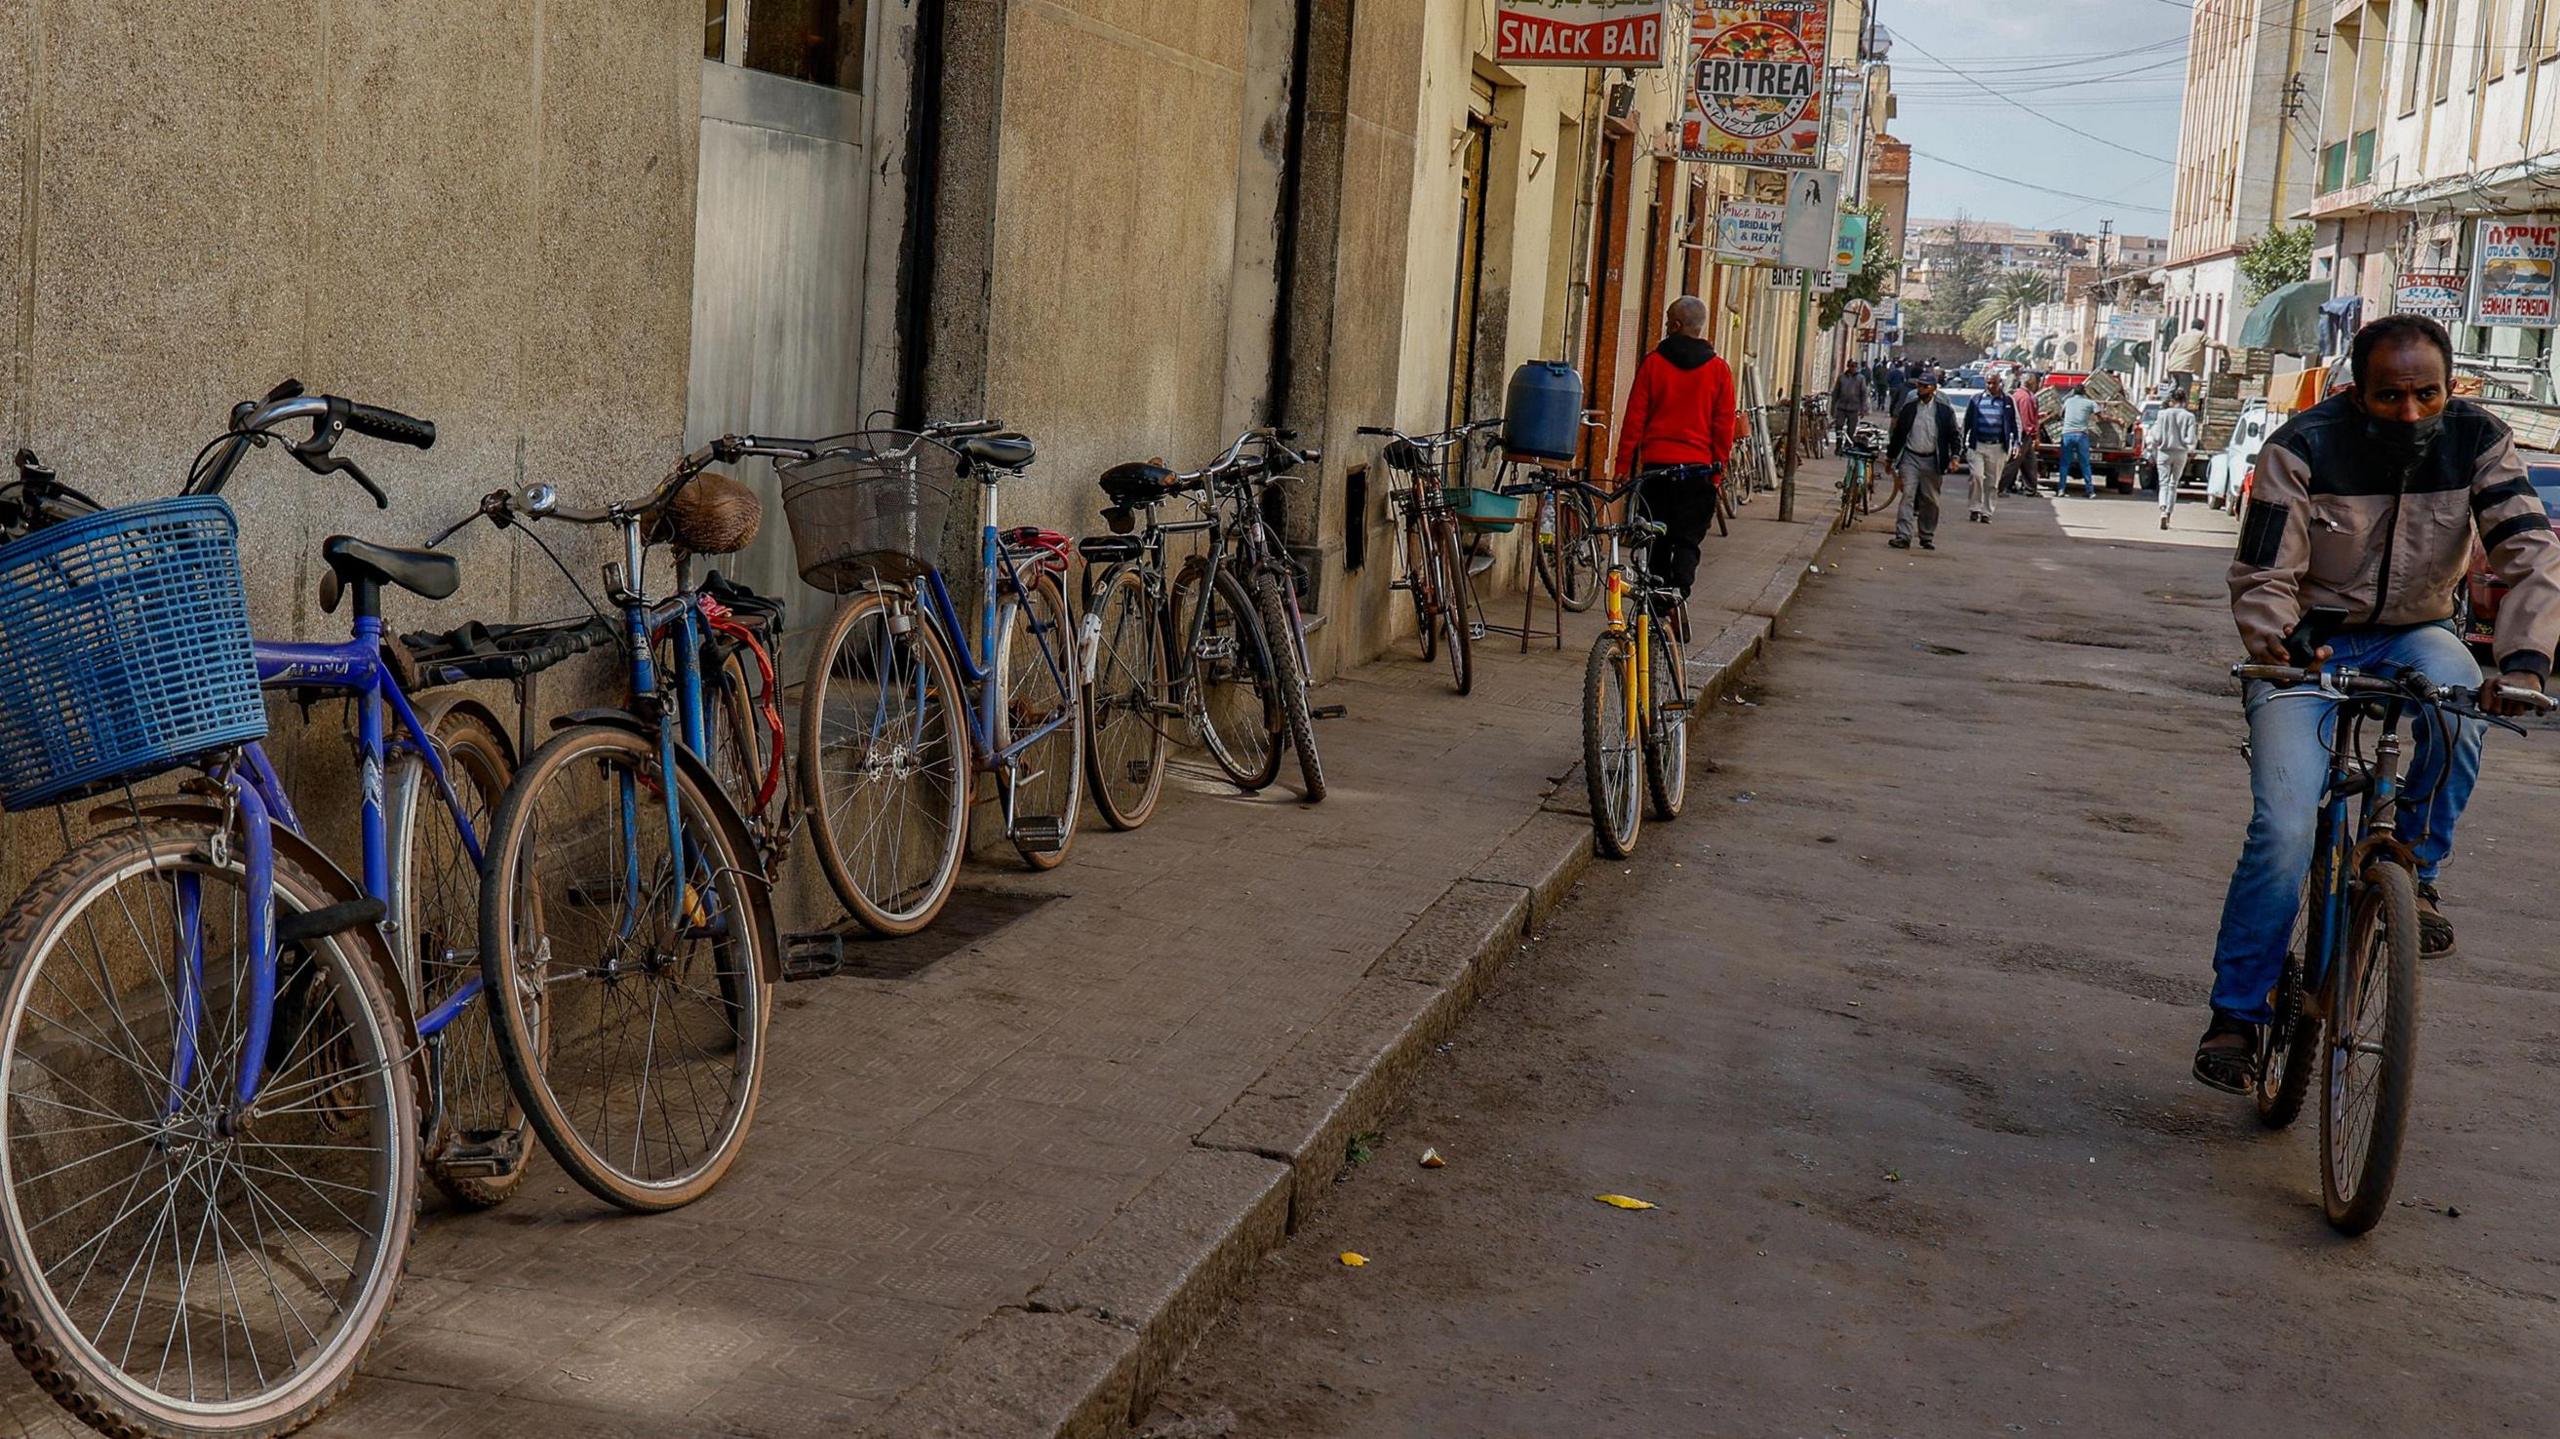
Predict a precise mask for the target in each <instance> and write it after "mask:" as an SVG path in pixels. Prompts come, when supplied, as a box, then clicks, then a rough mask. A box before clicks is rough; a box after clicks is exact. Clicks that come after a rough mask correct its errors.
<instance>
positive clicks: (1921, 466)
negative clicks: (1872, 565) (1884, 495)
mask: <svg viewBox="0 0 2560 1439" xmlns="http://www.w3.org/2000/svg"><path fill="white" fill-rule="evenodd" d="M1963 433H1964V432H1963V431H1962V430H1960V429H1958V428H1957V427H1956V412H1955V409H1954V407H1952V406H1950V405H1949V404H1948V403H1947V402H1946V401H1944V400H1941V399H1939V398H1938V377H1937V376H1935V375H1932V374H1930V373H1928V372H1927V371H1925V370H1924V371H1922V372H1921V374H1920V380H1919V383H1917V384H1915V385H1913V386H1912V387H1911V398H1910V399H1908V400H1906V401H1904V402H1903V404H1902V406H1901V408H1899V409H1897V410H1895V411H1894V412H1893V437H1892V439H1891V440H1890V441H1888V442H1887V443H1886V445H1885V463H1886V464H1888V465H1890V466H1892V468H1893V472H1894V479H1895V481H1896V483H1898V484H1900V485H1901V486H1902V507H1901V508H1900V509H1898V510H1896V511H1894V516H1893V538H1892V539H1890V540H1887V541H1885V543H1886V544H1888V545H1891V546H1892V547H1893V548H1895V549H1897V550H1907V549H1909V548H1911V542H1912V540H1913V539H1915V538H1916V539H1918V540H1919V541H1920V548H1922V549H1924V550H1934V549H1936V548H1937V547H1938V543H1937V537H1938V485H1939V484H1940V482H1941V479H1942V477H1943V476H1944V475H1945V474H1946V473H1947V470H1948V469H1949V468H1950V467H1951V466H1953V465H1954V464H1955V462H1956V446H1957V445H1959V444H1962V443H1963V440H1962V438H1961V437H1962V435H1963Z"/></svg>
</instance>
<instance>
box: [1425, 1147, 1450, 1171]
mask: <svg viewBox="0 0 2560 1439" xmlns="http://www.w3.org/2000/svg"><path fill="white" fill-rule="evenodd" d="M1448 1163H1449V1161H1447V1160H1445V1159H1443V1158H1441V1157H1440V1151H1439V1150H1437V1149H1426V1150H1424V1151H1422V1167H1423V1168H1425V1169H1440V1168H1444V1167H1446V1166H1447V1165H1448Z"/></svg>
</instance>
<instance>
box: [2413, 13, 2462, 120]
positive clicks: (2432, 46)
mask: <svg viewBox="0 0 2560 1439" xmlns="http://www.w3.org/2000/svg"><path fill="white" fill-rule="evenodd" d="M2426 10H2427V11H2432V12H2433V13H2432V14H2427V15H2426V17H2425V18H2428V19H2431V20H2433V21H2434V22H2435V24H2434V27H2433V28H2432V29H2431V30H2428V31H2425V32H2422V33H2424V34H2425V35H2426V37H2427V38H2426V46H2427V54H2428V55H2429V56H2431V57H2432V59H2431V60H2430V63H2431V64H2433V65H2434V66H2435V97H2436V99H2437V100H2439V101H2443V100H2449V99H2451V98H2453V22H2454V20H2455V19H2456V18H2457V17H2458V16H2460V15H2461V13H2462V12H2461V10H2460V9H2458V8H2457V7H2455V6H2452V5H2447V6H2444V7H2442V8H2441V9H2439V8H2437V7H2435V6H2432V5H2430V6H2428V7H2426ZM2422 13H2424V12H2422Z"/></svg>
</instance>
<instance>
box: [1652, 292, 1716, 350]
mask: <svg viewBox="0 0 2560 1439" xmlns="http://www.w3.org/2000/svg"><path fill="white" fill-rule="evenodd" d="M1663 324H1664V325H1665V326H1666V327H1667V328H1668V329H1669V330H1670V331H1671V333H1673V334H1675V335H1687V336H1689V337H1690V338H1691V339H1696V338H1697V337H1699V336H1701V335H1704V334H1705V333H1706V332H1707V302H1706V301H1704V300H1701V299H1699V298H1698V297H1697V296H1695V295H1682V296H1681V297H1680V298H1679V299H1676V300H1674V301H1672V302H1671V309H1670V312H1669V313H1667V314H1665V315H1664V316H1663Z"/></svg>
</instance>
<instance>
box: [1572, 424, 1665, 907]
mask: <svg viewBox="0 0 2560 1439" xmlns="http://www.w3.org/2000/svg"><path fill="white" fill-rule="evenodd" d="M1651 473H1653V472H1648V473H1647V474H1645V475H1639V476H1638V477H1637V478H1636V480H1635V482H1634V483H1632V484H1630V485H1628V486H1627V487H1625V488H1624V489H1620V490H1617V491H1614V492H1611V491H1604V490H1601V489H1598V488H1597V487H1594V486H1590V485H1583V486H1581V488H1583V489H1585V490H1588V491H1589V492H1590V493H1591V495H1592V496H1593V498H1594V499H1595V500H1596V501H1597V502H1598V507H1599V509H1600V512H1601V513H1602V514H1603V515H1607V514H1609V513H1610V511H1611V507H1612V506H1615V505H1616V504H1617V502H1619V501H1621V500H1624V501H1626V502H1627V503H1626V505H1625V510H1624V513H1623V514H1622V515H1621V516H1620V517H1619V518H1617V519H1616V520H1615V521H1614V522H1612V523H1609V524H1605V525H1602V526H1601V527H1600V530H1599V533H1600V534H1601V535H1602V536H1603V537H1604V538H1605V539H1606V541H1607V543H1608V561H1607V565H1606V567H1605V570H1604V575H1605V583H1604V586H1603V594H1604V596H1605V597H1606V599H1607V602H1608V611H1607V613H1608V617H1609V627H1608V628H1607V629H1606V630H1603V631H1602V632H1601V633H1600V636H1599V638H1598V639H1595V640H1593V641H1592V644H1591V658H1590V660H1589V661H1588V662H1587V663H1586V664H1585V665H1584V666H1583V673H1582V773H1583V782H1584V784H1585V785H1586V786H1588V787H1589V790H1590V794H1591V830H1592V834H1593V837H1594V838H1595V839H1596V840H1597V842H1598V844H1599V847H1600V852H1601V853H1602V854H1604V855H1607V856H1608V857H1609V858H1611V859H1624V858H1626V857H1627V856H1628V855H1630V854H1633V853H1635V848H1636V837H1637V835H1638V834H1640V833H1641V832H1642V831H1643V828H1644V820H1645V808H1646V802H1647V801H1648V800H1650V801H1651V806H1652V810H1653V817H1654V818H1655V819H1657V820H1672V819H1677V818H1679V817H1680V806H1681V803H1682V801H1683V800H1684V799H1686V798H1687V796H1688V791H1689V671H1688V666H1687V663H1686V662H1685V660H1684V659H1683V657H1682V655H1681V651H1680V646H1679V644H1678V643H1677V642H1676V641H1675V639H1674V638H1673V636H1672V633H1671V623H1670V622H1671V620H1672V617H1673V615H1674V614H1675V612H1677V611H1678V610H1679V609H1680V606H1681V603H1682V601H1681V595H1680V591H1679V590H1677V589H1676V588H1672V587H1670V586H1667V585H1664V584H1661V583H1660V582H1658V581H1657V580H1656V578H1655V576H1654V575H1653V573H1652V571H1651V569H1650V567H1649V563H1648V562H1649V559H1650V556H1651V553H1652V550H1653V542H1654V541H1655V540H1657V539H1659V538H1661V537H1662V535H1663V534H1664V533H1665V530H1664V527H1663V526H1662V525H1661V524H1660V523H1658V522H1656V521H1654V520H1651V519H1647V518H1645V517H1644V516H1643V515H1642V514H1640V513H1638V512H1637V506H1636V504H1635V503H1634V501H1635V498H1636V496H1637V494H1638V493H1639V491H1640V490H1641V487H1642V485H1643V483H1644V481H1645V480H1646V479H1647V478H1650V476H1651ZM1630 541H1634V543H1632V544H1630V543H1629V542H1630ZM1629 551H1632V552H1633V557H1632V558H1630V557H1629Z"/></svg>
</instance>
